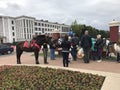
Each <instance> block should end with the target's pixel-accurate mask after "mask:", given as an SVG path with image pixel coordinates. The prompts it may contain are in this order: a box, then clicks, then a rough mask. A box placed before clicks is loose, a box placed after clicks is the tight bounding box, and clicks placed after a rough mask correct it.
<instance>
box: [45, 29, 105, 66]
mask: <svg viewBox="0 0 120 90" xmlns="http://www.w3.org/2000/svg"><path fill="white" fill-rule="evenodd" d="M104 45H105V40H104V39H102V37H101V35H100V34H98V35H97V36H96V38H93V37H91V36H90V35H89V32H88V31H87V30H86V31H85V33H84V35H83V36H82V37H81V40H79V38H78V37H77V36H76V34H74V35H73V36H72V37H71V36H68V35H65V36H64V37H63V39H62V40H61V43H60V47H61V48H62V56H63V66H64V67H68V66H69V62H70V61H69V55H70V54H71V56H72V58H73V60H74V61H76V60H77V52H78V49H77V48H78V47H80V48H82V49H83V52H84V59H83V60H84V63H89V62H90V59H92V60H98V62H101V61H102V59H101V57H102V52H103V46H104ZM49 48H50V59H51V60H55V48H56V41H55V40H54V39H53V38H52V39H51V41H50V43H49ZM47 51H48V45H47V43H45V44H43V53H44V63H45V64H48V62H47ZM90 57H91V58H90Z"/></svg>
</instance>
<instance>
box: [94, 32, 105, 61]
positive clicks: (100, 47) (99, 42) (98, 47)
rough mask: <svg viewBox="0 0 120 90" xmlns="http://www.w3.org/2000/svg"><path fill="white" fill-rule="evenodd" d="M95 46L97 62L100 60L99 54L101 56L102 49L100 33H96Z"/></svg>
mask: <svg viewBox="0 0 120 90" xmlns="http://www.w3.org/2000/svg"><path fill="white" fill-rule="evenodd" d="M95 46H96V48H97V57H98V62H101V61H102V60H101V56H102V51H103V39H102V38H101V35H100V34H98V35H97V40H96V43H95Z"/></svg>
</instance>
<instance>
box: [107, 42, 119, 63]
mask: <svg viewBox="0 0 120 90" xmlns="http://www.w3.org/2000/svg"><path fill="white" fill-rule="evenodd" d="M106 46H107V49H106V56H110V57H111V56H115V57H117V61H118V62H120V60H119V57H120V45H119V44H118V43H116V42H111V41H109V40H106Z"/></svg>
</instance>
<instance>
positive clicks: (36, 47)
mask: <svg viewBox="0 0 120 90" xmlns="http://www.w3.org/2000/svg"><path fill="white" fill-rule="evenodd" d="M47 41H48V40H47V37H46V36H45V35H38V36H36V37H35V38H34V39H33V40H31V42H29V43H28V42H27V41H23V42H19V43H18V44H17V45H16V57H17V64H21V60H20V57H21V54H22V53H23V51H25V52H34V55H35V60H36V64H39V61H38V57H39V51H40V49H41V46H42V45H43V44H44V43H46V42H47Z"/></svg>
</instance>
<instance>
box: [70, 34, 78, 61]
mask: <svg viewBox="0 0 120 90" xmlns="http://www.w3.org/2000/svg"><path fill="white" fill-rule="evenodd" d="M78 44H79V39H78V37H77V36H76V34H74V35H73V37H72V38H71V54H72V57H73V60H74V61H76V60H77V46H78Z"/></svg>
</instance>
